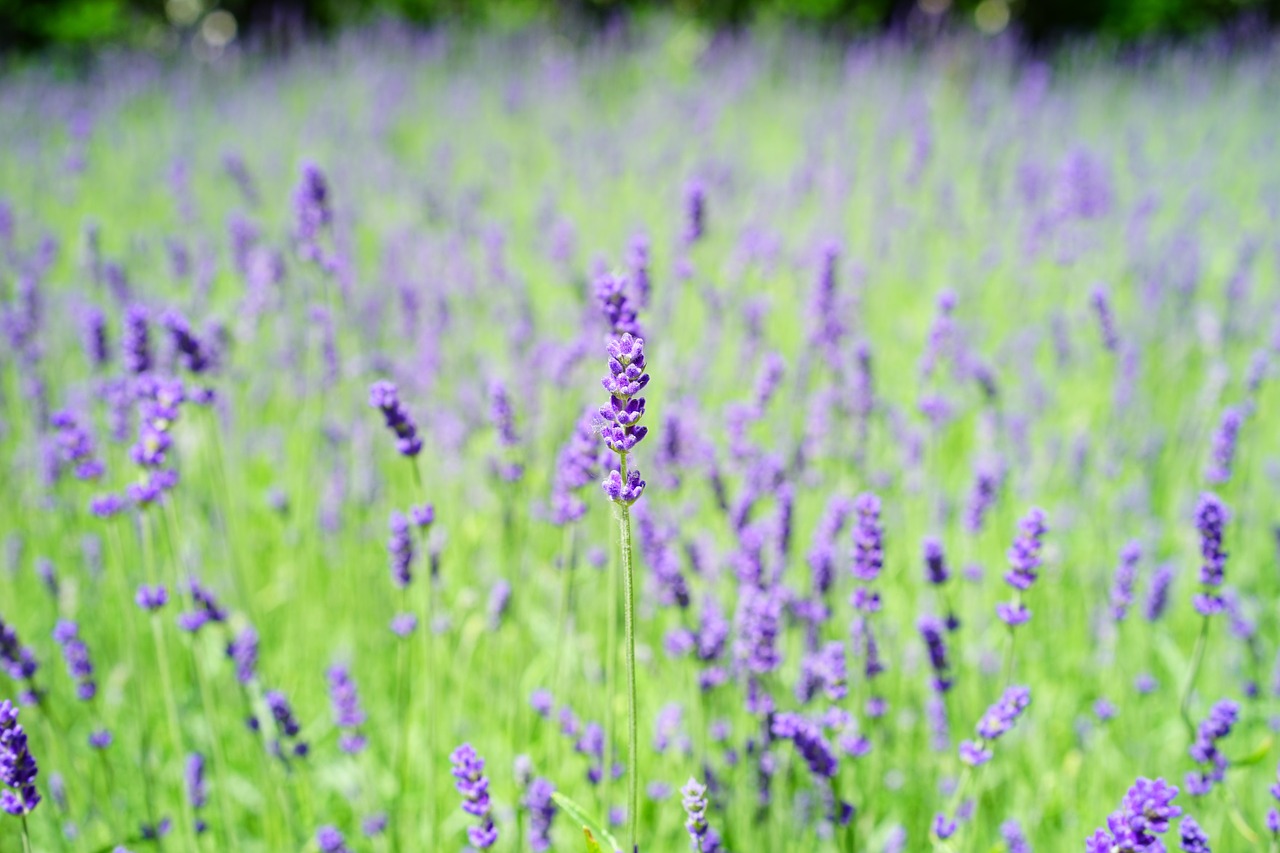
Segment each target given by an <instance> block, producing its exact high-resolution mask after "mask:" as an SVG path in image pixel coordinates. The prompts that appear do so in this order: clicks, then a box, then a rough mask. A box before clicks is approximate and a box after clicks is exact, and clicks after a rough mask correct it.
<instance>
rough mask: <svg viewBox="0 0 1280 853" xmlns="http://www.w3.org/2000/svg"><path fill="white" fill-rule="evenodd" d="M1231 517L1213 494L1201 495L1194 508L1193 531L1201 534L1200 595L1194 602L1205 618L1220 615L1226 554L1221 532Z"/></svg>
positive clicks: (1222, 606)
mask: <svg viewBox="0 0 1280 853" xmlns="http://www.w3.org/2000/svg"><path fill="white" fill-rule="evenodd" d="M1229 517H1230V513H1229V511H1228V510H1227V506H1226V504H1224V503H1223V502H1222V500H1221V499H1220V498H1219V497H1218V496H1217V495H1215V494H1214V493H1213V492H1205V493H1204V494H1202V495H1200V500H1199V502H1198V503H1197V504H1196V515H1195V518H1196V530H1198V531H1199V532H1200V560H1201V562H1200V587H1201V589H1200V592H1199V593H1198V594H1197V595H1196V596H1195V598H1194V599H1193V602H1194V604H1195V608H1196V611H1197V612H1199V613H1200V614H1201V615H1204V616H1212V615H1213V614H1215V613H1221V612H1222V611H1223V609H1224V605H1223V601H1222V595H1221V594H1220V593H1219V592H1218V590H1219V588H1220V587H1221V586H1222V581H1223V579H1224V578H1225V576H1226V566H1227V552H1226V551H1224V550H1223V549H1222V528H1223V526H1224V525H1225V524H1226V523H1227V519H1228V518H1229Z"/></svg>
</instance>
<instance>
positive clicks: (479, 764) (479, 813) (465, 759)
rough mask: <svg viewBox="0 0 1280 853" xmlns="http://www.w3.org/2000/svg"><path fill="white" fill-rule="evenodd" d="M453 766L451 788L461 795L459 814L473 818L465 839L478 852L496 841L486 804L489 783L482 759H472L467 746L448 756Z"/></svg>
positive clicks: (496, 836)
mask: <svg viewBox="0 0 1280 853" xmlns="http://www.w3.org/2000/svg"><path fill="white" fill-rule="evenodd" d="M449 760H450V761H451V762H452V763H453V771H452V772H453V778H454V779H456V780H457V782H455V784H454V787H456V788H457V789H458V793H459V794H461V795H462V798H463V802H462V810H463V811H464V812H466V813H467V814H469V815H471V816H472V817H474V818H476V825H475V826H470V827H467V838H468V839H470V841H471V844H472V846H473V847H475V848H476V849H478V850H486V849H488V848H490V847H492V846H493V845H494V844H495V843H496V842H497V840H498V828H497V827H496V826H494V824H493V817H492V816H491V814H490V812H491V811H492V804H491V803H490V801H489V780H488V779H487V778H486V777H485V775H484V759H483V758H481V757H480V756H478V755H476V751H475V750H474V749H473V748H472V747H471V744H469V743H464V744H463V745H462V746H460V747H458V748H457V749H455V750H454V751H453V753H452V754H451V755H450V756H449Z"/></svg>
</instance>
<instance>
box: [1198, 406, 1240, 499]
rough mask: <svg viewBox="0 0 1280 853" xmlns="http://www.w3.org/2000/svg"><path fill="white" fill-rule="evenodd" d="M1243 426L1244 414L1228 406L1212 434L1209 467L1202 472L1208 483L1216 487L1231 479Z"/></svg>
mask: <svg viewBox="0 0 1280 853" xmlns="http://www.w3.org/2000/svg"><path fill="white" fill-rule="evenodd" d="M1243 425H1244V413H1243V412H1242V411H1240V409H1238V408H1236V407H1234V406H1229V407H1227V409H1226V410H1225V411H1223V413H1222V420H1221V421H1219V422H1218V430H1217V432H1215V433H1214V434H1213V444H1212V447H1211V450H1210V454H1209V465H1208V467H1207V468H1206V469H1205V472H1204V478H1205V480H1207V481H1208V482H1210V483H1213V484H1215V485H1218V484H1221V483H1225V482H1227V481H1228V480H1230V479H1231V463H1232V461H1233V460H1234V459H1235V456H1236V441H1237V440H1238V439H1239V437H1240V427H1241V426H1243Z"/></svg>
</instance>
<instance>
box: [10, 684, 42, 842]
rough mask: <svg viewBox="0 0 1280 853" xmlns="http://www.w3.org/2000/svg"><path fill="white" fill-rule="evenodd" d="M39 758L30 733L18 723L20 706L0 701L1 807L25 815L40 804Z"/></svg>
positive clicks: (20, 815)
mask: <svg viewBox="0 0 1280 853" xmlns="http://www.w3.org/2000/svg"><path fill="white" fill-rule="evenodd" d="M39 772H40V771H39V769H38V768H37V767H36V760H35V758H33V757H32V755H31V750H30V749H28V748H27V733H26V731H25V730H24V729H23V728H22V726H21V725H19V724H18V709H17V708H16V707H14V705H13V703H12V702H10V701H9V700H8V699H6V700H4V701H3V702H0V810H3V811H5V812H7V813H8V814H11V815H13V816H14V817H23V816H24V815H28V814H31V812H33V811H34V810H35V807H36V806H38V805H39V804H40V793H39V792H38V791H37V790H36V776H37V775H39Z"/></svg>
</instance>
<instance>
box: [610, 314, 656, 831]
mask: <svg viewBox="0 0 1280 853" xmlns="http://www.w3.org/2000/svg"><path fill="white" fill-rule="evenodd" d="M607 349H608V353H609V375H608V376H606V377H604V379H602V380H601V384H603V385H604V389H605V390H606V391H608V392H609V402H608V403H606V404H605V405H603V406H601V407H600V412H599V414H600V427H601V428H600V433H601V436H602V438H603V439H604V444H605V447H607V448H609V449H610V450H612V451H613V452H614V453H616V454H617V455H618V467H617V468H616V469H612V470H610V471H609V476H608V477H607V478H605V481H604V483H603V484H602V485H603V487H604V492H605V495H607V496H608V498H609V500H611V501H613V503H614V506H615V508H616V509H617V516H618V534H619V545H620V550H621V553H622V575H623V578H622V579H623V615H624V619H625V625H624V631H625V633H626V656H627V711H628V716H627V746H628V750H627V828H628V841H627V843H628V847H629V850H628V853H638V851H639V849H640V845H639V843H638V840H637V838H638V837H637V824H638V821H639V803H640V794H639V791H640V768H639V759H640V753H639V748H638V746H637V744H638V740H639V736H638V733H637V731H638V729H637V727H638V721H637V719H636V705H637V702H636V638H635V577H634V571H633V568H632V551H631V506H632V504H634V503H635V502H636V501H637V500H639V499H640V495H642V494H643V493H644V486H645V483H644V480H642V479H640V471H639V470H638V469H636V468H634V467H628V465H627V461H628V459H627V457H628V455H629V454H630V453H631V452H632V451H633V450H634V449H635V447H636V445H637V444H639V443H640V442H641V441H642V440H643V439H644V437H645V435H646V434H648V431H649V430H648V427H645V426H643V425H641V424H640V420H641V418H643V417H644V411H645V399H644V397H640V396H638V395H639V394H640V392H641V391H643V390H644V388H645V386H646V385H648V384H649V374H648V373H646V372H645V366H646V362H645V357H644V339H643V338H637V337H633V336H632V335H630V334H624V335H622V337H620V338H617V339H615V340H613V341H611V342H610V343H609V345H608V347H607Z"/></svg>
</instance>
